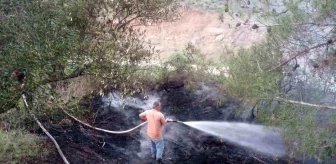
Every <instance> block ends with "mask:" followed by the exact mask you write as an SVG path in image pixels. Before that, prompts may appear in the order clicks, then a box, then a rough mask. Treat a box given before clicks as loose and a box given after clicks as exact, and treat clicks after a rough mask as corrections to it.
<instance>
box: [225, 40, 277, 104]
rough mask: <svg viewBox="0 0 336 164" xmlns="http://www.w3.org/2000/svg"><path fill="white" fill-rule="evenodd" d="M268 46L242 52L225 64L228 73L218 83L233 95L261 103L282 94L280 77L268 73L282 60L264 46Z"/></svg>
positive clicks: (254, 47)
mask: <svg viewBox="0 0 336 164" xmlns="http://www.w3.org/2000/svg"><path fill="white" fill-rule="evenodd" d="M267 44H268V43H263V44H260V45H254V46H252V47H251V48H249V49H240V50H239V51H238V52H236V53H233V52H232V53H231V54H230V55H229V57H227V58H224V59H223V60H222V61H223V64H224V65H225V66H227V68H226V69H227V71H226V74H225V75H224V76H223V77H222V78H221V79H220V81H219V82H220V84H222V85H223V86H224V88H226V90H228V91H229V92H230V93H231V94H232V95H235V96H239V97H244V98H253V99H259V98H263V97H273V96H274V95H277V94H278V93H279V90H278V80H279V77H280V74H278V73H276V72H275V73H273V72H268V70H269V69H271V68H272V67H273V66H274V65H277V63H278V61H279V57H280V56H279V54H278V53H277V52H276V51H273V52H272V50H271V49H269V48H268V46H265V45H267Z"/></svg>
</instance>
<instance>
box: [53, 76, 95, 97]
mask: <svg viewBox="0 0 336 164" xmlns="http://www.w3.org/2000/svg"><path fill="white" fill-rule="evenodd" d="M64 84H65V83H64V82H63V83H57V84H56V92H57V93H59V94H60V97H61V100H63V101H64V102H68V101H69V100H70V99H71V98H72V97H75V98H78V99H81V98H83V97H84V96H86V95H88V94H90V93H92V92H93V91H94V90H95V88H96V86H98V85H99V83H98V81H97V80H95V79H94V78H93V77H91V76H81V77H77V78H74V79H70V80H67V81H66V85H64Z"/></svg>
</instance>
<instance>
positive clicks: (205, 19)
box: [138, 5, 265, 59]
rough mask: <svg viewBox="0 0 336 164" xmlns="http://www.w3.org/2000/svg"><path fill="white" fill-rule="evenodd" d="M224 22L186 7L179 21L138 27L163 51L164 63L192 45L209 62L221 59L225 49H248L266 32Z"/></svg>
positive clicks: (228, 20) (233, 20)
mask: <svg viewBox="0 0 336 164" xmlns="http://www.w3.org/2000/svg"><path fill="white" fill-rule="evenodd" d="M224 18H225V19H224V22H222V21H221V20H220V19H219V14H218V13H216V12H211V11H205V10H203V9H199V8H196V7H193V6H189V5H185V6H183V7H182V8H181V15H180V17H179V19H177V20H175V21H172V22H162V23H158V24H153V25H147V26H138V28H139V29H141V30H146V40H147V41H150V43H151V45H153V46H155V47H156V48H157V49H158V50H160V51H162V53H161V54H160V57H161V58H162V59H165V58H167V57H169V56H170V55H171V54H172V53H173V52H174V51H175V50H179V49H182V48H183V47H185V46H186V45H187V43H192V44H193V45H195V46H196V47H197V48H199V49H200V50H201V52H202V53H203V54H205V55H207V56H208V57H209V58H210V59H219V58H220V57H221V55H225V52H226V51H225V49H226V48H230V49H232V48H233V49H237V48H240V47H241V48H246V47H249V46H251V45H252V44H254V43H256V42H258V41H260V40H262V38H263V37H264V34H265V30H264V29H259V30H252V29H251V23H252V22H249V23H248V24H246V25H244V24H243V23H241V25H240V26H239V27H237V28H236V24H237V23H238V22H244V21H245V20H243V19H242V18H236V17H235V18H233V17H231V16H229V15H225V16H224Z"/></svg>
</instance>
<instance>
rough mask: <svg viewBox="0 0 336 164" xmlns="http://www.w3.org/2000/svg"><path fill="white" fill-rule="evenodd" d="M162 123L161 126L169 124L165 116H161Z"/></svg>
mask: <svg viewBox="0 0 336 164" xmlns="http://www.w3.org/2000/svg"><path fill="white" fill-rule="evenodd" d="M160 121H161V125H164V124H166V123H167V120H166V119H165V118H164V116H163V114H162V115H161V119H160Z"/></svg>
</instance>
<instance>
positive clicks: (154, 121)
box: [139, 102, 173, 163]
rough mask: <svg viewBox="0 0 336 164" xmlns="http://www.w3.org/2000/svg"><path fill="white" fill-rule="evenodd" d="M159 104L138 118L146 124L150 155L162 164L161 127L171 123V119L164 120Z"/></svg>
mask: <svg viewBox="0 0 336 164" xmlns="http://www.w3.org/2000/svg"><path fill="white" fill-rule="evenodd" d="M160 110H161V104H160V103H159V102H154V104H153V109H152V110H147V111H145V112H143V113H141V114H139V117H140V118H141V119H143V120H145V121H147V122H148V126H147V135H148V137H149V139H150V142H151V154H152V157H153V158H154V159H155V158H156V162H157V163H162V153H163V148H164V144H163V138H162V126H163V125H164V124H166V123H167V122H171V121H173V120H172V119H166V120H165V119H164V116H163V114H162V113H161V112H160Z"/></svg>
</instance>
